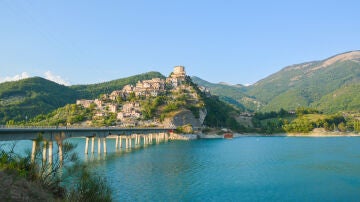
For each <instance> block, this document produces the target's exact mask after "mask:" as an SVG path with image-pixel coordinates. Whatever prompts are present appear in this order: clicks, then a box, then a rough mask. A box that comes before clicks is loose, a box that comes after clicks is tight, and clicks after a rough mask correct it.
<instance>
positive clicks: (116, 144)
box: [115, 136, 119, 150]
mask: <svg viewBox="0 0 360 202" xmlns="http://www.w3.org/2000/svg"><path fill="white" fill-rule="evenodd" d="M118 137H119V136H116V137H115V150H117V149H118V147H119V138H118Z"/></svg>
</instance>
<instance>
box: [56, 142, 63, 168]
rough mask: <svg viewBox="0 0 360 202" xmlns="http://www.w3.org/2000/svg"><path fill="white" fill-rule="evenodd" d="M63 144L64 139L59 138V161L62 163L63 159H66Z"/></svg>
mask: <svg viewBox="0 0 360 202" xmlns="http://www.w3.org/2000/svg"><path fill="white" fill-rule="evenodd" d="M62 144H63V142H62V140H58V141H57V145H58V152H59V163H60V165H61V164H62V162H63V159H64V157H63V148H62Z"/></svg>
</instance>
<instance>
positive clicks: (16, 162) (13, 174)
mask: <svg viewBox="0 0 360 202" xmlns="http://www.w3.org/2000/svg"><path fill="white" fill-rule="evenodd" d="M4 146H5V145H0V179H1V180H0V187H1V189H0V199H1V200H4V201H112V199H111V189H110V187H109V186H108V184H107V183H106V181H105V180H104V179H103V178H101V177H99V176H97V175H96V174H94V173H91V172H90V171H89V169H88V168H87V166H86V165H85V164H83V163H81V162H80V161H79V160H78V158H77V155H76V153H75V152H74V148H75V147H76V145H73V144H70V143H64V144H63V153H64V155H63V157H64V161H63V162H60V161H59V160H58V159H57V158H53V159H54V160H53V162H52V163H51V164H49V163H48V162H43V161H42V154H41V151H42V149H43V147H44V145H41V144H40V140H39V141H38V147H37V148H38V149H37V151H36V153H35V160H34V161H32V160H31V154H30V153H27V154H26V155H24V156H21V155H19V154H17V153H15V152H14V147H15V144H14V145H12V146H11V147H10V149H5V147H4ZM6 146H7V147H8V146H9V145H6ZM55 155H57V154H54V157H55Z"/></svg>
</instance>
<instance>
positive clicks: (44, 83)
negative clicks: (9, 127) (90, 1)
mask: <svg viewBox="0 0 360 202" xmlns="http://www.w3.org/2000/svg"><path fill="white" fill-rule="evenodd" d="M155 77H158V78H164V76H163V75H162V74H160V73H159V72H148V73H143V74H139V75H135V76H131V77H127V78H122V79H117V80H113V81H108V82H104V83H98V84H90V85H74V86H64V85H60V84H57V83H55V82H52V81H49V80H46V79H44V78H41V77H33V78H28V79H23V80H19V81H13V82H5V83H0V124H5V123H6V122H7V121H9V120H14V121H21V120H25V119H26V117H27V118H28V119H30V118H33V117H35V116H36V115H39V114H47V113H49V112H51V111H52V110H54V109H57V108H59V107H62V106H65V105H66V104H70V103H75V102H76V100H77V99H84V98H85V99H94V98H97V97H98V96H99V95H100V94H103V93H110V92H111V91H113V90H118V89H122V88H123V86H125V85H127V84H136V82H138V81H140V80H146V79H151V78H155Z"/></svg>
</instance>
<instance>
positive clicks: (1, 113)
mask: <svg viewBox="0 0 360 202" xmlns="http://www.w3.org/2000/svg"><path fill="white" fill-rule="evenodd" d="M76 98H77V92H76V91H75V90H73V89H70V88H69V87H66V86H63V85H59V84H57V83H55V82H52V81H49V80H46V79H43V78H40V77H33V78H28V79H23V80H20V81H13V82H6V83H1V84H0V124H5V123H6V122H7V121H9V120H16V121H19V120H25V119H26V117H27V118H28V119H30V118H32V117H34V116H36V115H38V114H41V113H48V112H50V111H51V110H54V109H56V108H58V107H61V106H64V105H66V104H67V103H74V102H75V101H76Z"/></svg>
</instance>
